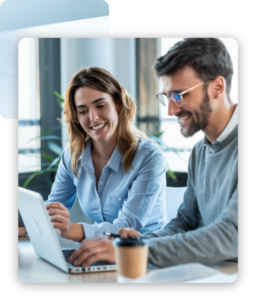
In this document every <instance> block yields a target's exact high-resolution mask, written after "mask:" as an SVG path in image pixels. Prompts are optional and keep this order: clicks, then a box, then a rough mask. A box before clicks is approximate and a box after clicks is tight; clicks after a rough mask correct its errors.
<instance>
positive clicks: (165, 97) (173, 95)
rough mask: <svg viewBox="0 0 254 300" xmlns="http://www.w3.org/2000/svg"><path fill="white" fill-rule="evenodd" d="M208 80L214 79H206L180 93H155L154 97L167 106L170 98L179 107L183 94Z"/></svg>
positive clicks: (181, 103)
mask: <svg viewBox="0 0 254 300" xmlns="http://www.w3.org/2000/svg"><path fill="white" fill-rule="evenodd" d="M210 80H214V79H207V80H205V81H203V82H201V83H199V84H197V85H195V86H193V87H191V88H190V89H188V90H186V91H183V92H181V93H177V92H171V93H170V94H169V95H166V94H164V93H159V94H156V95H155V97H156V98H157V99H158V100H159V102H160V103H161V104H162V105H164V106H167V103H168V101H169V100H172V101H174V103H175V105H176V106H178V107H181V106H182V105H183V95H184V94H186V93H188V92H189V91H191V90H193V89H195V88H196V87H198V86H200V85H202V84H204V83H206V82H207V81H210Z"/></svg>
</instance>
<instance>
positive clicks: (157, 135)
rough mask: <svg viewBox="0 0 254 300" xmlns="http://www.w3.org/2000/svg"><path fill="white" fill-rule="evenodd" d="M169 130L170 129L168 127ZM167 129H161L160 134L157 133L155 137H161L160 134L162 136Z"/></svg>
mask: <svg viewBox="0 0 254 300" xmlns="http://www.w3.org/2000/svg"><path fill="white" fill-rule="evenodd" d="M167 130H168V129H167ZM167 130H164V131H161V132H159V133H158V134H156V135H155V137H157V138H159V137H160V136H162V135H163V134H164V133H165V132H166V131H167Z"/></svg>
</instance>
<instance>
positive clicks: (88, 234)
mask: <svg viewBox="0 0 254 300" xmlns="http://www.w3.org/2000/svg"><path fill="white" fill-rule="evenodd" d="M78 224H81V225H82V226H83V230H84V234H85V240H88V239H92V238H95V228H94V224H86V223H78Z"/></svg>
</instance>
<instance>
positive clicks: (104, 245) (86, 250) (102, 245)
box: [70, 238, 113, 265]
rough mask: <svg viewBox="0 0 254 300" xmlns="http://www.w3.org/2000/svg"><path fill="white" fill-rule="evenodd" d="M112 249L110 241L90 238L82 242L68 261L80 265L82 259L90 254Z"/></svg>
mask: <svg viewBox="0 0 254 300" xmlns="http://www.w3.org/2000/svg"><path fill="white" fill-rule="evenodd" d="M111 249H113V245H112V241H110V240H108V239H105V238H102V239H94V240H92V241H91V240H90V242H88V243H83V245H81V247H80V248H79V249H78V250H77V251H76V252H74V253H73V255H72V257H71V259H70V262H71V263H74V264H75V265H80V264H81V263H82V262H83V261H85V260H86V259H88V258H89V257H90V256H92V255H95V254H97V253H100V252H105V251H108V250H111Z"/></svg>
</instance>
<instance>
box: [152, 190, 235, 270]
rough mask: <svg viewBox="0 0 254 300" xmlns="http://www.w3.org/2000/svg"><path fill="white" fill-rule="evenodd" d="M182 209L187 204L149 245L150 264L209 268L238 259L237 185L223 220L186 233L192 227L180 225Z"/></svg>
mask: <svg viewBox="0 0 254 300" xmlns="http://www.w3.org/2000/svg"><path fill="white" fill-rule="evenodd" d="M182 208H184V204H182V205H181V207H180V209H179V212H178V217H177V218H176V219H173V220H172V221H171V222H170V223H169V224H168V225H166V227H165V228H164V229H163V232H162V234H160V233H159V234H157V235H154V236H161V237H160V238H158V237H157V238H152V239H151V240H150V241H149V242H150V245H149V246H150V248H149V256H148V262H149V263H150V264H152V265H154V266H157V267H167V266H172V265H177V264H184V263H190V262H199V263H203V264H210V263H215V262H219V261H223V260H227V259H234V258H236V257H237V256H238V185H237V187H236V189H235V190H234V192H233V194H232V196H231V198H230V199H229V202H228V206H227V207H226V208H225V210H224V211H223V213H222V214H221V217H220V219H218V220H216V222H214V223H211V224H210V225H208V226H205V227H201V228H198V229H192V230H189V231H187V232H184V230H185V229H186V228H187V229H188V228H189V226H190V225H186V224H185V222H183V221H180V218H179V215H181V211H182ZM187 218H188V217H187ZM191 220H192V217H191ZM177 228H179V229H177ZM173 234H174V235H173ZM168 235H171V236H168ZM172 235H173V236H172Z"/></svg>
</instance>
